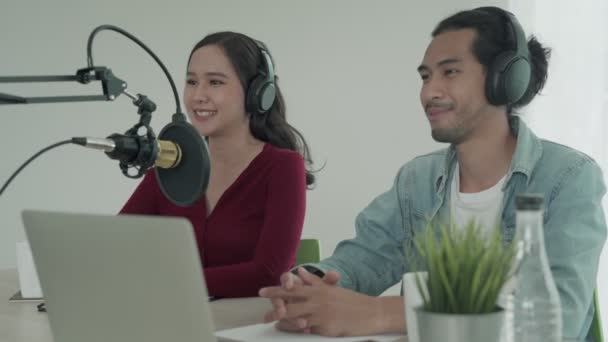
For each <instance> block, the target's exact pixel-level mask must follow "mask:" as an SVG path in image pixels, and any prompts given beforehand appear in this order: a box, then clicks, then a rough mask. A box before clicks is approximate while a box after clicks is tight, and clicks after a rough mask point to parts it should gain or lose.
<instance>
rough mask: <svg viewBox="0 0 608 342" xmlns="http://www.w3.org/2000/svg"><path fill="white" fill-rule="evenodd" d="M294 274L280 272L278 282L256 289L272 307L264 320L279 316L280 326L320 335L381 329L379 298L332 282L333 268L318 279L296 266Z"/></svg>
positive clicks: (360, 333)
mask: <svg viewBox="0 0 608 342" xmlns="http://www.w3.org/2000/svg"><path fill="white" fill-rule="evenodd" d="M298 275H299V277H296V276H295V275H293V274H289V275H286V274H284V275H283V277H281V286H277V287H267V288H264V289H261V290H260V296H262V297H265V298H269V299H270V300H271V301H272V303H273V307H274V310H273V311H272V312H269V313H268V314H266V316H265V321H267V322H269V321H274V320H279V323H278V324H277V328H278V329H280V330H287V331H298V332H312V333H316V334H320V335H324V336H355V335H367V334H374V333H379V332H383V330H384V329H385V327H383V326H382V313H383V310H382V307H381V304H382V301H381V300H379V299H378V298H375V297H370V296H366V295H362V294H359V293H356V292H354V291H351V290H347V289H343V288H340V287H337V286H335V284H336V283H337V280H338V279H339V274H338V273H337V272H328V273H327V274H326V275H325V277H324V278H323V279H319V278H318V277H317V276H315V275H312V274H310V273H309V272H307V271H306V270H304V269H302V268H299V269H298ZM401 303H403V302H401ZM401 305H402V304H401ZM401 308H403V306H401ZM401 311H403V310H402V309H401ZM401 316H403V313H402V314H401Z"/></svg>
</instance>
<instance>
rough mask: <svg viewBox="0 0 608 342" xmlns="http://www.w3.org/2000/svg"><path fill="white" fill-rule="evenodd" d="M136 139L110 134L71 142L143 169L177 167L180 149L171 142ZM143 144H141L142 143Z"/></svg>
mask: <svg viewBox="0 0 608 342" xmlns="http://www.w3.org/2000/svg"><path fill="white" fill-rule="evenodd" d="M141 140H142V139H138V138H137V137H131V136H127V135H124V134H112V135H110V136H109V137H107V138H105V139H103V138H92V137H74V138H72V142H73V143H75V144H78V145H81V146H84V147H88V148H91V149H94V150H101V151H104V152H105V153H106V155H107V156H108V157H110V158H111V159H114V160H118V161H121V162H123V163H125V164H130V165H137V166H140V167H145V166H146V165H149V164H150V163H152V164H153V165H154V166H156V167H161V168H163V169H171V168H174V167H176V166H177V165H179V163H180V161H181V157H182V149H181V148H180V147H179V145H177V144H176V143H174V142H173V141H167V140H160V139H157V140H156V141H149V142H148V141H141ZM142 142H143V143H142Z"/></svg>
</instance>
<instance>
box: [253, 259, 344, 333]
mask: <svg viewBox="0 0 608 342" xmlns="http://www.w3.org/2000/svg"><path fill="white" fill-rule="evenodd" d="M302 271H303V272H306V274H308V275H309V276H311V277H315V278H317V279H318V277H317V276H314V275H312V274H310V273H309V272H307V271H306V270H304V269H302V268H298V273H300V272H302ZM323 281H324V282H325V283H326V284H327V285H331V286H334V285H336V284H337V283H338V281H340V274H339V273H338V272H336V271H329V272H327V273H326V274H325V276H324V277H323ZM296 285H297V286H302V285H310V283H308V282H304V281H303V280H302V278H300V277H298V276H297V275H295V274H293V273H291V272H286V273H283V275H281V286H280V288H282V289H284V290H287V291H290V290H293V288H294V287H295V286H296ZM272 288H274V287H268V288H266V289H272ZM262 291H265V289H261V290H260V296H262V297H264V296H263V295H262ZM269 299H270V301H271V303H272V307H273V309H272V310H271V311H269V312H267V313H266V314H265V315H264V322H267V323H268V322H273V321H279V323H278V324H277V326H278V327H279V328H280V329H281V330H286V331H293V332H304V333H308V332H310V328H308V327H307V323H306V320H305V319H303V318H299V317H298V318H291V319H287V318H286V315H287V308H286V305H287V303H296V302H298V301H301V300H300V299H298V298H283V297H274V298H269Z"/></svg>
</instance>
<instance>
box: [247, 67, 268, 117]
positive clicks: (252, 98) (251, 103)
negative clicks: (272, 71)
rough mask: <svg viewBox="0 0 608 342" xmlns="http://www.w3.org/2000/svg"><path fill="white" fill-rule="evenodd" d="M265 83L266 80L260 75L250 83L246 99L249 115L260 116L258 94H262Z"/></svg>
mask: <svg viewBox="0 0 608 342" xmlns="http://www.w3.org/2000/svg"><path fill="white" fill-rule="evenodd" d="M263 82H264V78H263V77H261V76H260V75H258V76H256V77H255V78H254V79H253V80H252V81H251V82H250V83H249V87H247V96H246V99H245V107H246V109H247V112H248V113H249V114H259V112H260V110H259V108H260V104H259V101H258V94H259V92H260V88H261V86H262V83H263Z"/></svg>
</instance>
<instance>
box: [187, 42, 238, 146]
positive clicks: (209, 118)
mask: <svg viewBox="0 0 608 342" xmlns="http://www.w3.org/2000/svg"><path fill="white" fill-rule="evenodd" d="M184 104H185V105H186V110H187V112H188V116H189V118H190V121H191V122H192V125H194V127H195V128H196V129H197V130H198V131H199V133H200V134H201V135H203V136H207V137H214V136H224V135H231V134H240V133H239V132H244V133H247V132H248V131H249V118H248V116H247V115H246V112H245V93H244V91H243V87H242V85H241V82H240V80H239V77H238V76H237V73H236V71H235V70H234V67H233V66H232V64H231V63H230V60H229V59H228V57H227V56H226V54H225V53H224V50H223V49H222V48H221V47H219V46H218V45H205V46H203V47H201V48H199V49H198V50H196V51H195V52H194V53H193V54H192V58H191V59H190V64H188V71H187V74H186V84H185V86H184Z"/></svg>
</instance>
